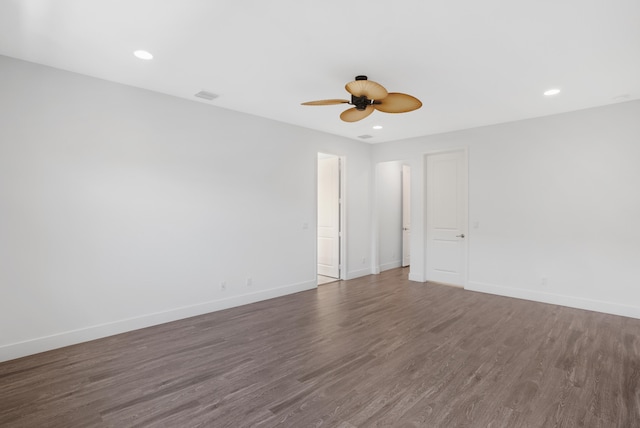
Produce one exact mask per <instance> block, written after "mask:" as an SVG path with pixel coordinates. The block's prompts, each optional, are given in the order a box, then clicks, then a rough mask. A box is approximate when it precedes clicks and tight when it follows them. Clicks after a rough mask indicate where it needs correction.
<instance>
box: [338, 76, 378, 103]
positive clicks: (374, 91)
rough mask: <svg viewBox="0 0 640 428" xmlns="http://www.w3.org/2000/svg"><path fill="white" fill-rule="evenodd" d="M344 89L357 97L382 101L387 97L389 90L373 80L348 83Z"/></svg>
mask: <svg viewBox="0 0 640 428" xmlns="http://www.w3.org/2000/svg"><path fill="white" fill-rule="evenodd" d="M344 88H345V89H346V90H347V92H349V93H350V94H351V95H355V96H356V97H362V96H365V97H367V98H368V99H370V100H381V99H383V98H384V97H386V96H387V93H388V92H387V90H386V89H385V88H384V86H382V85H381V84H379V83H376V82H372V81H371V80H354V81H353V82H349V83H347V84H346V85H345V86H344Z"/></svg>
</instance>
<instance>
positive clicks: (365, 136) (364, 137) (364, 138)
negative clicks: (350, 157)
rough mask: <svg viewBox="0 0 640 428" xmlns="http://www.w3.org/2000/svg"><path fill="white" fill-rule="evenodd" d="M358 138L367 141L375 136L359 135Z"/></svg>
mask: <svg viewBox="0 0 640 428" xmlns="http://www.w3.org/2000/svg"><path fill="white" fill-rule="evenodd" d="M358 138H362V139H363V140H366V139H367V138H373V135H369V134H364V135H358Z"/></svg>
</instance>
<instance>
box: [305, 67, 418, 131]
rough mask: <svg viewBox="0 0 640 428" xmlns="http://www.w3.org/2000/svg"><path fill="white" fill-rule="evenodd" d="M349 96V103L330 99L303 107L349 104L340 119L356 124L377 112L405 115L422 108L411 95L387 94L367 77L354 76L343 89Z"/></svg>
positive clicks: (306, 104) (312, 102) (313, 102)
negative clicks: (349, 106) (348, 107)
mask: <svg viewBox="0 0 640 428" xmlns="http://www.w3.org/2000/svg"><path fill="white" fill-rule="evenodd" d="M344 88H345V89H346V90H347V92H349V93H350V94H351V101H348V100H340V99H331V100H319V101H308V102H306V103H302V105H303V106H328V105H333V104H349V105H352V106H354V107H352V108H350V109H348V110H345V111H343V112H342V114H341V115H340V119H342V120H344V121H345V122H357V121H359V120H362V119H364V118H365V117H367V116H369V115H370V114H371V113H373V111H374V110H379V111H382V112H385V113H406V112H409V111H413V110H417V109H419V108H420V107H422V102H420V100H419V99H417V98H416V97H412V96H411V95H407V94H401V93H399V92H387V90H386V89H385V88H384V86H382V85H381V84H379V83H376V82H373V81H371V80H367V76H356V80H354V81H353V82H349V83H347V84H346V85H345V87H344Z"/></svg>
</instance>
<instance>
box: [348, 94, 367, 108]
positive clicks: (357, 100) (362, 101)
mask: <svg viewBox="0 0 640 428" xmlns="http://www.w3.org/2000/svg"><path fill="white" fill-rule="evenodd" d="M351 104H352V105H353V106H355V108H356V109H358V110H365V109H366V108H367V106H369V105H371V100H369V99H368V98H367V97H366V96H364V95H363V96H361V97H356V96H355V95H351Z"/></svg>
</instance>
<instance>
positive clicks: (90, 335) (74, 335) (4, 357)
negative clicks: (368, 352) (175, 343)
mask: <svg viewBox="0 0 640 428" xmlns="http://www.w3.org/2000/svg"><path fill="white" fill-rule="evenodd" d="M316 287H317V281H316V279H313V280H310V281H304V282H300V283H298V284H292V285H287V286H284V287H276V288H271V289H268V290H261V291H257V292H255V293H250V294H243V295H240V296H233V297H228V298H226V299H219V300H211V301H208V302H204V303H199V304H196V305H191V306H184V307H180V308H175V309H170V310H168V311H163V312H156V313H152V314H147V315H142V316H139V317H134V318H128V319H124V320H119V321H114V322H110V323H106V324H100V325H94V326H90V327H85V328H80V329H77V330H71V331H65V332H62V333H57V334H53V335H50V336H45V337H38V338H36V339H30V340H26V341H23V342H18V343H11V344H8V345H3V346H0V362H2V361H8V360H13V359H15V358H20V357H25V356H27V355H33V354H37V353H40V352H45V351H50V350H52V349H57V348H62V347H64V346H69V345H75V344H77V343H82V342H87V341H89V340H95V339H100V338H103V337H107V336H113V335H114V334H120V333H125V332H127V331H132V330H138V329H141V328H145V327H150V326H152V325H158V324H164V323H167V322H171V321H176V320H180V319H184V318H190V317H194V316H197V315H203V314H207V313H209V312H216V311H220V310H223V309H229V308H233V307H236V306H241V305H246V304H249V303H255V302H259V301H262V300H267V299H273V298H275V297H280V296H285V295H287V294H292V293H297V292H300V291H306V290H311V289H314V288H316Z"/></svg>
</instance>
